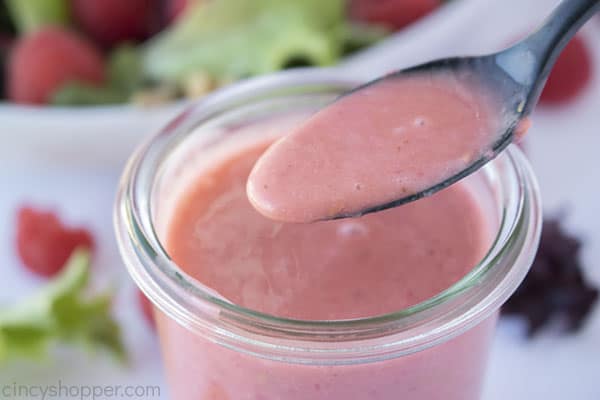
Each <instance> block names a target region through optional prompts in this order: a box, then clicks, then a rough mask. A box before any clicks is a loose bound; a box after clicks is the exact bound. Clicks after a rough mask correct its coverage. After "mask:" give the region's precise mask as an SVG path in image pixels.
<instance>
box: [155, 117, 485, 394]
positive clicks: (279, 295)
mask: <svg viewBox="0 0 600 400" xmlns="http://www.w3.org/2000/svg"><path fill="white" fill-rule="evenodd" d="M282 128H285V126H283V127H282ZM238 143H239V141H238ZM269 143H270V142H269ZM267 146H268V143H265V142H264V141H263V142H262V143H261V142H258V143H257V142H254V144H248V145H244V146H238V147H237V148H236V150H231V151H226V152H223V154H221V156H219V157H215V158H211V161H210V162H209V164H210V166H208V167H205V168H203V169H202V173H200V174H199V175H198V176H197V177H195V178H194V179H193V180H191V181H190V182H189V184H186V186H185V190H184V191H183V192H182V193H181V194H180V195H178V196H177V197H176V200H177V201H176V202H175V204H174V208H173V209H174V212H173V213H172V214H171V216H170V217H169V219H168V224H167V225H166V229H165V233H164V239H163V241H164V242H165V246H166V249H167V251H168V253H169V254H170V255H171V257H172V258H173V259H174V261H175V262H176V263H177V264H178V265H180V266H181V268H182V269H183V270H184V271H185V272H187V273H188V274H190V275H191V276H193V277H194V278H196V279H198V280H199V281H201V282H202V283H203V284H205V285H207V286H209V287H210V288H211V289H213V290H215V291H217V292H218V293H219V294H221V295H222V296H224V297H225V298H226V299H228V300H229V301H231V302H233V303H235V304H238V305H242V306H245V307H249V308H252V309H254V310H258V311H263V312H267V313H271V314H273V315H277V316H284V317H292V318H303V319H310V320H323V319H343V318H356V317H365V316H374V315H378V314H382V313H388V312H392V311H397V310H400V309H403V308H405V307H408V306H411V305H414V304H416V303H418V302H421V301H423V300H425V299H427V298H429V297H431V296H434V295H436V294H437V293H439V292H441V291H443V290H445V289H447V288H448V287H449V286H451V285H452V284H453V283H455V282H457V281H458V280H459V279H461V278H462V277H463V276H464V275H465V274H466V273H467V272H468V271H470V270H471V269H472V268H473V267H474V266H475V265H476V263H477V262H478V261H479V260H480V259H481V258H482V257H483V256H484V254H485V253H486V251H487V249H488V248H489V246H490V244H491V240H492V229H493V227H492V226H491V225H492V224H493V223H492V222H491V221H490V218H489V215H485V212H484V210H483V208H482V207H483V206H482V205H481V204H480V203H479V202H478V200H477V199H480V198H481V197H476V196H475V193H476V189H475V188H474V186H471V185H470V184H469V183H465V182H463V183H459V184H457V185H454V186H452V187H450V188H448V189H446V190H444V191H442V192H440V193H438V194H436V195H433V196H432V197H430V198H427V199H423V200H421V201H418V202H415V203H412V204H408V205H406V206H403V207H399V208H395V209H390V210H387V211H384V212H381V213H376V214H372V215H368V216H364V217H361V218H357V219H348V220H339V221H326V222H319V223H314V224H294V223H281V222H276V221H273V220H271V219H269V218H266V217H264V216H263V215H261V214H260V213H259V212H257V211H256V210H255V209H254V208H253V207H252V205H251V204H250V202H249V201H248V199H247V197H246V190H245V187H246V180H247V177H248V175H249V173H250V170H251V168H252V167H253V165H254V163H255V161H256V160H257V159H258V158H259V157H260V155H261V154H262V153H263V151H264V149H265V148H266V147H267ZM186 181H187V180H186ZM477 193H478V192H477ZM479 195H480V194H478V196H479ZM495 320H496V316H495V315H494V316H492V317H490V318H488V319H487V320H485V321H483V322H482V323H480V324H479V325H478V326H476V327H473V328H471V329H469V330H468V331H467V332H465V333H463V334H461V335H459V336H457V337H455V338H454V339H451V340H448V341H446V342H444V343H441V344H438V345H436V346H434V347H432V348H428V349H426V350H423V351H420V352H418V353H414V354H411V355H407V356H403V357H398V358H393V359H389V360H384V361H378V362H369V363H359V364H355V365H335V366H322V365H303V364H294V363H289V362H280V361H273V360H267V359H262V358H259V357H256V356H253V355H249V354H244V353H241V352H238V351H234V350H231V349H229V348H226V347H224V346H221V345H219V344H217V343H213V342H211V341H210V340H207V339H206V338H205V337H203V336H202V335H200V334H197V333H195V332H193V331H191V330H189V329H188V328H187V327H185V326H182V325H180V324H178V323H177V322H176V321H174V320H173V319H171V318H170V317H168V316H166V315H164V314H162V313H160V312H158V313H157V321H158V328H159V332H160V340H161V347H162V352H163V356H164V360H165V370H166V374H167V377H168V381H169V389H170V396H171V397H172V398H173V399H177V400H240V399H249V400H281V399H285V400H397V399H411V400H438V399H444V400H478V399H479V396H480V393H481V384H482V381H483V374H484V370H485V364H486V358H487V354H488V349H489V346H490V340H491V337H492V332H493V328H494V324H495Z"/></svg>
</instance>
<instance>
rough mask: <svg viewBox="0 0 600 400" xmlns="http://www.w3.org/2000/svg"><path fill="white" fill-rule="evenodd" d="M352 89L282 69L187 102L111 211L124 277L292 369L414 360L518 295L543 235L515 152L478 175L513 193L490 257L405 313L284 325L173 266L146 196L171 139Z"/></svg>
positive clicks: (141, 154) (200, 326)
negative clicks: (251, 112) (262, 106)
mask: <svg viewBox="0 0 600 400" xmlns="http://www.w3.org/2000/svg"><path fill="white" fill-rule="evenodd" d="M358 83H359V82H357V80H356V79H354V78H353V77H351V76H347V74H344V73H343V72H340V71H337V70H335V69H303V70H293V71H285V72H282V73H278V74H274V75H271V76H266V77H261V78H256V79H252V80H248V81H246V82H243V83H240V84H237V85H233V86H231V87H229V88H226V89H224V90H221V91H218V92H215V93H214V94H212V95H210V96H208V97H206V98H205V99H204V100H202V101H200V102H198V103H197V104H195V105H193V106H192V107H190V108H189V109H187V110H186V111H185V112H184V113H182V114H181V115H180V116H179V117H176V119H175V120H174V121H173V122H171V123H170V124H168V125H167V126H166V127H165V128H164V129H163V130H162V131H160V132H159V133H158V134H157V135H156V136H154V137H152V138H150V139H149V140H148V141H147V142H146V143H145V144H144V145H143V146H141V147H140V148H139V149H138V150H137V152H136V153H135V154H134V155H133V156H132V157H131V159H130V160H129V162H128V164H127V166H126V168H125V172H124V173H123V176H122V179H121V182H120V186H119V191H118V194H117V200H116V205H115V213H114V224H115V230H116V235H117V242H118V245H119V249H120V251H121V254H122V257H123V259H124V262H125V264H126V266H127V269H128V270H129V273H130V274H131V276H132V277H133V279H134V280H135V281H136V283H137V285H138V286H139V287H140V288H141V290H142V291H143V292H145V294H146V295H147V296H148V297H149V298H150V300H151V301H152V302H153V303H154V304H155V305H156V306H157V307H158V308H159V309H160V310H161V311H162V312H164V313H165V314H166V315H167V316H169V317H170V318H172V319H174V320H176V321H177V322H178V323H179V324H181V325H183V326H184V327H186V328H187V329H189V330H191V331H194V332H196V333H197V334H200V335H203V336H206V337H208V338H210V339H211V340H213V341H214V342H217V343H220V344H222V345H225V346H227V347H230V348H234V349H236V350H238V351H242V352H245V353H249V354H253V355H256V356H259V357H265V358H270V359H279V360H285V361H292V362H298V363H315V362H316V363H320V364H340V363H341V364H344V363H355V362H365V361H372V360H380V359H386V358H391V357H397V356H400V355H404V354H410V353H412V352H416V351H420V350H422V349H425V348H427V347H431V346H433V345H435V344H437V343H440V342H442V341H445V340H448V339H450V338H452V337H455V336H456V335H458V334H460V333H462V332H464V331H466V330H468V329H469V328H470V327H472V326H474V325H476V324H477V323H478V322H480V321H482V320H483V319H485V318H486V317H488V316H490V315H492V314H493V313H494V312H495V311H496V310H497V309H498V308H499V307H500V306H501V305H502V304H503V303H504V302H505V301H506V300H507V298H508V297H509V296H510V295H511V294H512V293H513V292H514V290H516V288H517V286H518V285H519V284H520V283H521V281H522V280H523V278H524V277H525V275H526V273H527V271H528V270H529V267H530V266H531V263H532V261H533V257H534V256H535V250H536V249H537V245H538V242H539V236H540V232H541V204H540V198H539V190H538V187H537V181H536V179H535V176H534V175H533V173H532V171H531V168H530V166H529V163H528V161H527V159H526V158H525V156H524V155H523V154H522V153H521V152H520V150H519V149H518V148H516V146H513V147H511V148H509V149H508V150H507V151H506V152H505V153H504V154H502V155H500V156H499V157H498V159H496V160H494V161H493V162H491V163H490V164H488V165H487V166H485V167H484V168H483V170H486V171H487V173H490V174H493V175H495V178H494V179H499V180H501V181H502V182H501V183H502V184H504V185H507V186H510V188H508V189H507V191H509V192H510V195H511V196H512V198H511V201H510V207H508V208H505V209H504V210H503V212H502V218H501V221H500V227H499V232H498V236H497V237H496V240H495V242H494V243H493V244H492V246H491V249H490V251H489V252H488V254H487V255H486V256H485V257H484V258H483V259H482V260H481V261H480V263H479V264H478V265H477V266H475V267H474V268H473V270H472V271H471V272H470V273H468V274H467V275H465V276H464V277H463V278H462V279H461V280H459V281H458V282H456V283H455V284H454V285H452V286H451V287H450V288H448V289H446V290H445V291H443V292H441V293H439V294H437V295H435V296H433V297H431V298H430V299H428V300H425V301H424V302H421V303H419V304H416V305H413V306H411V307H408V308H405V309H403V310H399V311H396V312H393V313H389V314H385V315H379V316H374V317H366V318H359V319H353V320H337V321H306V320H296V319H289V318H281V317H277V316H273V315H269V314H265V313H261V312H258V311H254V310H251V309H248V308H244V307H241V306H237V305H234V304H231V303H229V302H227V301H225V300H223V299H221V298H219V297H218V296H215V295H214V294H212V293H211V292H210V291H209V290H207V288H205V287H203V286H202V285H199V283H198V282H197V281H196V280H195V279H193V278H191V277H189V276H187V275H186V274H185V273H184V272H183V271H182V270H181V269H180V268H179V267H178V266H177V265H176V264H175V263H174V262H173V261H172V260H171V259H170V257H169V256H168V254H167V252H166V251H165V249H164V248H163V247H162V245H161V242H160V240H159V238H158V235H157V232H156V231H155V229H154V224H153V221H152V217H151V206H150V201H149V199H150V195H151V192H152V188H153V179H154V177H155V176H156V174H157V171H158V169H159V168H160V164H161V163H162V162H163V161H164V160H165V159H166V157H167V156H168V153H169V151H171V150H172V148H173V146H174V145H175V143H176V142H177V140H179V139H180V138H182V137H185V136H186V135H187V134H189V133H191V132H192V131H193V130H194V129H195V128H196V127H198V126H200V125H201V124H203V123H206V122H208V121H210V120H211V119H213V118H215V117H217V116H220V115H223V114H224V113H227V112H230V111H232V110H235V109H236V108H237V107H240V106H243V105H247V104H252V103H253V102H257V101H260V100H262V99H265V98H272V97H273V96H281V95H287V96H290V95H292V96H293V95H294V94H296V93H297V94H302V93H304V94H305V93H306V91H310V93H309V94H316V93H320V92H326V91H332V90H333V91H336V90H337V91H338V92H341V91H345V90H347V89H349V88H351V87H353V86H356V85H357V84H358ZM500 170H502V173H501V172H499V171H500ZM507 193H508V192H507Z"/></svg>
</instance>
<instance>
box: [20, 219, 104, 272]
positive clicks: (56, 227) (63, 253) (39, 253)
mask: <svg viewBox="0 0 600 400" xmlns="http://www.w3.org/2000/svg"><path fill="white" fill-rule="evenodd" d="M16 242H17V243H16V245H17V252H18V254H19V257H20V258H21V261H22V262H23V265H24V266H25V267H27V268H28V269H29V270H30V271H31V272H33V273H35V274H37V275H41V276H45V277H51V276H53V275H55V274H57V273H58V272H60V270H61V269H62V268H63V267H64V265H65V264H66V262H67V260H68V259H69V257H70V256H71V253H72V252H73V250H75V249H76V248H78V247H85V248H88V249H90V250H91V249H93V247H94V241H93V238H92V235H91V234H90V233H89V232H88V231H87V230H85V229H70V228H67V227H65V226H64V225H63V224H62V223H61V222H60V220H59V219H58V217H57V216H56V215H55V214H53V213H51V212H43V211H38V210H35V209H33V208H30V207H22V208H21V209H19V211H18V213H17V232H16Z"/></svg>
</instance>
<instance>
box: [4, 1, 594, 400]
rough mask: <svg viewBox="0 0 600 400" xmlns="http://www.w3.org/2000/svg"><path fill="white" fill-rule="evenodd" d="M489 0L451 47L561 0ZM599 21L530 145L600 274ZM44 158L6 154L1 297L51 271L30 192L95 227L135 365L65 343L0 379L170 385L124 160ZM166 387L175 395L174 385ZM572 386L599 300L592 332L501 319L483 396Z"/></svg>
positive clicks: (533, 16)
mask: <svg viewBox="0 0 600 400" xmlns="http://www.w3.org/2000/svg"><path fill="white" fill-rule="evenodd" d="M479 2H480V3H481V2H482V1H479ZM484 2H485V3H486V6H485V7H483V8H481V7H480V8H481V9H480V10H479V11H478V17H477V18H476V19H474V20H473V21H471V24H470V25H469V26H467V27H466V28H468V32H470V35H466V36H465V35H464V34H463V36H460V37H457V38H456V39H455V40H456V42H457V45H456V48H455V49H454V50H452V51H457V52H460V51H476V50H479V51H484V50H486V49H492V48H493V47H494V46H499V45H500V44H501V43H504V42H506V41H507V40H508V39H510V38H512V37H515V36H517V35H518V34H519V33H520V32H524V31H526V30H527V28H528V27H531V26H533V25H534V24H535V21H539V20H540V18H541V17H542V16H543V15H544V14H545V13H546V10H549V8H550V7H551V5H553V4H555V3H556V1H553V0H521V1H520V0H503V1H484ZM594 22H595V23H593V24H590V26H587V27H586V29H585V31H584V34H585V36H586V39H588V43H589V45H590V48H592V49H593V50H594V57H595V65H596V74H595V78H594V81H593V83H592V85H591V86H590V87H588V88H587V90H586V92H585V93H584V94H583V95H582V96H581V97H580V98H579V99H578V100H577V101H575V102H574V103H572V104H570V105H568V106H566V107H560V108H557V109H540V110H538V111H537V112H536V113H535V116H534V126H533V128H532V130H531V131H530V134H529V138H528V140H529V142H528V146H529V153H530V155H531V159H532V162H533V164H534V168H535V170H536V172H537V174H538V177H539V180H540V184H541V190H542V195H543V199H544V201H545V209H546V211H547V213H553V212H557V211H559V210H561V209H562V208H564V209H565V210H567V212H568V214H567V215H568V217H567V219H566V222H567V225H568V227H569V229H570V230H572V231H573V232H576V233H577V234H579V235H582V236H583V237H584V238H585V247H584V252H583V260H584V264H585V265H586V268H587V270H586V272H587V274H588V276H589V278H590V280H591V281H593V282H594V283H595V284H596V286H600V217H599V216H598V215H599V213H600V200H599V198H600V157H599V156H598V154H597V153H598V149H599V148H600V129H599V128H600V21H594ZM466 30H467V29H465V30H464V31H466ZM386 51H390V50H389V49H386ZM450 52H451V51H450ZM378 56H379V57H384V58H383V61H381V62H378V63H377V68H381V69H382V70H385V69H386V68H391V66H392V65H395V64H399V63H401V62H399V61H398V57H401V54H389V56H386V54H383V56H382V54H379V55H378ZM408 58H410V57H407V58H402V60H406V59H408ZM386 63H387V64H386ZM367 65H368V63H364V64H363V63H361V62H359V63H357V64H356V66H355V67H356V68H358V69H360V68H363V69H364V68H365V66H367ZM362 72H365V71H362ZM372 72H373V70H371V71H368V73H372ZM107 134H111V133H109V132H107ZM113 134H114V133H113ZM117 142H118V138H115V143H117ZM3 145H10V142H9V143H8V144H7V143H3ZM115 145H116V144H115ZM34 164H35V163H33V162H28V163H27V164H26V165H24V164H18V165H17V164H13V163H11V164H8V163H3V162H2V161H0V221H2V223H1V224H0V303H4V302H9V301H12V300H15V299H17V298H19V297H20V296H23V295H24V294H26V293H28V292H29V291H31V290H33V289H34V288H35V287H37V286H38V285H39V284H40V283H41V281H40V280H37V279H35V278H32V277H31V276H30V275H29V274H27V273H26V272H24V271H23V270H22V269H21V268H20V267H19V265H18V260H17V259H16V258H15V256H14V243H13V228H14V224H13V218H14V212H15V208H16V207H17V206H18V205H20V204H22V203H23V202H30V203H32V204H35V205H40V206H50V207H54V208H56V209H57V210H59V211H60V213H61V214H62V215H64V216H65V218H67V219H68V220H70V221H73V222H76V223H84V224H87V225H89V226H90V227H91V228H92V230H93V231H94V233H95V235H96V237H97V240H98V248H99V252H98V255H97V258H96V260H95V265H94V273H95V277H96V281H97V284H98V285H99V286H103V285H117V287H119V289H120V290H119V298H118V301H117V304H116V310H117V312H116V314H117V317H118V319H119V320H120V321H121V323H122V324H123V326H124V330H125V339H126V344H127V347H128V349H129V351H130V357H131V361H130V363H129V365H127V366H118V365H115V363H114V362H112V360H110V359H107V358H105V357H103V356H89V357H88V356H85V355H82V354H81V353H79V352H73V351H69V350H64V351H62V350H61V351H59V352H58V353H57V354H56V356H55V357H54V358H53V359H52V360H49V361H47V362H45V363H40V364H20V365H12V366H11V367H9V368H8V369H1V370H0V384H10V383H12V382H13V381H17V382H19V383H21V384H25V383H32V384H56V383H57V382H58V380H62V382H63V383H64V384H107V383H110V384H111V385H119V384H120V385H126V384H133V385H147V384H152V385H161V386H163V378H162V372H161V367H160V361H159V357H158V354H157V346H158V345H157V341H156V338H155V336H154V334H153V333H152V332H151V331H150V329H148V325H147V324H146V322H145V320H143V318H142V317H141V315H140V313H139V309H138V307H137V303H136V298H135V297H134V290H133V286H132V284H131V283H130V281H129V278H128V277H127V276H126V273H125V271H124V268H123V267H122V264H121V262H120V259H119V256H118V253H117V250H116V245H115V243H114V238H113V233H112V226H111V207H112V202H113V197H114V191H115V186H116V182H117V179H118V176H119V170H118V168H116V167H115V168H102V169H100V168H96V169H92V168H89V167H83V166H82V167H73V166H70V167H64V166H63V167H61V166H58V165H51V164H44V165H34ZM449 367H451V366H449ZM161 398H163V399H166V398H168V396H167V393H166V389H164V390H163V393H162V397H161ZM565 398H572V399H577V400H597V399H600V307H597V308H596V310H595V312H594V314H593V315H592V317H591V318H590V320H589V322H588V324H587V325H586V327H585V329H584V330H583V331H582V332H581V333H579V334H577V335H571V336H567V337H564V336H558V335H557V334H556V333H555V332H547V333H544V334H543V335H541V336H539V337H537V338H536V339H535V340H533V341H527V340H525V339H524V338H523V326H522V325H521V324H520V323H519V322H516V321H506V320H504V321H502V322H501V323H500V326H499V329H498V332H497V335H496V339H495V343H494V348H493V352H492V359H491V364H490V371H489V374H488V379H487V384H486V390H485V395H484V400H507V399H512V400H519V399H528V400H529V399H544V400H559V399H560V400H562V399H565Z"/></svg>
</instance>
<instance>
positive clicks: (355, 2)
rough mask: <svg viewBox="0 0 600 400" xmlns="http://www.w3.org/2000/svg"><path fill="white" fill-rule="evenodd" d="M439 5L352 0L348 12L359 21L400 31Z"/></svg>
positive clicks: (433, 1)
mask: <svg viewBox="0 0 600 400" xmlns="http://www.w3.org/2000/svg"><path fill="white" fill-rule="evenodd" d="M440 5H441V1H440V0H377V1H374V0H352V1H351V2H350V10H349V12H350V16H351V17H352V18H354V19H357V20H359V21H364V22H370V23H375V24H382V25H385V26H387V27H389V28H390V29H393V30H400V29H402V28H404V27H406V26H407V25H409V24H411V23H413V22H415V21H416V20H418V19H420V18H422V17H424V16H425V15H427V14H429V13H430V12H431V11H433V10H435V9H436V8H437V7H439V6H440Z"/></svg>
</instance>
